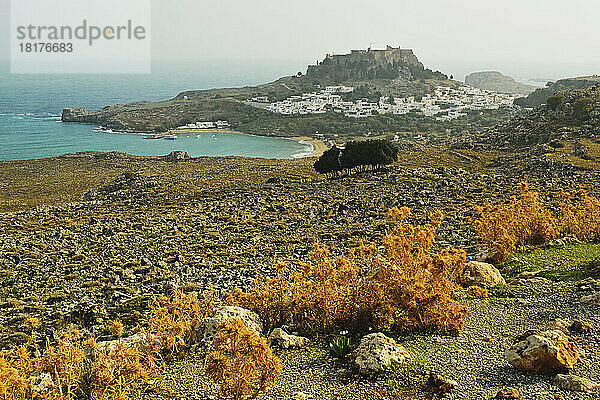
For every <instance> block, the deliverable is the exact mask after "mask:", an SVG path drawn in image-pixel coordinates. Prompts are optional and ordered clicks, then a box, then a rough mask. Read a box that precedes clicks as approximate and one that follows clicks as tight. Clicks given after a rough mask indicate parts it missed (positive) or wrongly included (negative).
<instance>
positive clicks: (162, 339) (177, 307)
mask: <svg viewBox="0 0 600 400" xmlns="http://www.w3.org/2000/svg"><path fill="white" fill-rule="evenodd" d="M214 304H215V294H214V292H213V291H212V290H209V291H207V292H204V293H202V295H201V298H200V299H198V297H197V296H196V294H195V293H190V294H184V293H183V292H182V291H181V290H178V289H176V290H174V291H173V293H172V295H171V296H170V297H166V296H160V297H157V298H155V299H154V302H153V304H152V306H151V311H152V314H151V317H150V319H149V321H148V333H149V335H150V336H151V337H153V338H154V340H156V341H158V343H160V347H161V349H164V350H165V351H166V355H167V356H169V357H170V356H172V355H174V354H176V353H177V351H178V348H181V347H185V346H190V345H191V344H193V343H196V341H197V339H198V338H197V337H196V326H197V325H198V323H199V322H200V321H201V320H203V319H204V318H206V317H209V316H211V315H212V312H213V309H214Z"/></svg>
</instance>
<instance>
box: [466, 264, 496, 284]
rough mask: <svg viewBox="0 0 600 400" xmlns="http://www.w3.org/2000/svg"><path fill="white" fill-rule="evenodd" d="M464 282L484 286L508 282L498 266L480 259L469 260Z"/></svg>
mask: <svg viewBox="0 0 600 400" xmlns="http://www.w3.org/2000/svg"><path fill="white" fill-rule="evenodd" d="M462 282H463V284H465V285H467V286H471V285H477V286H481V287H484V288H489V287H492V286H495V285H501V284H502V285H503V284H505V283H506V282H505V281H504V278H503V277H502V275H500V271H498V269H497V268H496V267H494V266H493V265H492V264H488V263H484V262H479V261H469V262H468V263H467V264H466V265H465V269H464V271H463V275H462Z"/></svg>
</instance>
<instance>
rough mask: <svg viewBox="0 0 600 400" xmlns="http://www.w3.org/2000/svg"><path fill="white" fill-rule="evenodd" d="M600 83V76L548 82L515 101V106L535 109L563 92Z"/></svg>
mask: <svg viewBox="0 0 600 400" xmlns="http://www.w3.org/2000/svg"><path fill="white" fill-rule="evenodd" d="M598 83H600V75H593V76H582V77H578V78H569V79H561V80H558V81H556V82H548V84H547V85H546V87H544V88H540V89H537V90H536V91H535V92H533V93H530V94H529V95H528V96H527V97H523V98H520V99H517V100H515V104H516V105H518V106H521V107H530V108H535V107H539V106H541V105H542V104H545V103H546V100H548V97H550V96H552V95H553V94H555V93H558V92H561V91H564V90H577V89H585V88H587V87H590V86H593V85H597V84H598Z"/></svg>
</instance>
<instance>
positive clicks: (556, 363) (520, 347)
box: [506, 330, 579, 373]
mask: <svg viewBox="0 0 600 400" xmlns="http://www.w3.org/2000/svg"><path fill="white" fill-rule="evenodd" d="M578 358H579V351H578V349H577V346H576V345H575V343H573V342H572V341H571V339H569V337H568V336H567V335H565V334H564V333H563V332H562V331H559V330H548V331H544V332H539V333H538V332H535V333H531V334H529V335H527V336H526V337H524V338H523V337H521V338H520V339H518V341H517V342H516V343H514V344H513V345H512V347H511V348H510V349H508V350H507V351H506V359H507V361H508V363H509V364H510V365H512V366H513V367H515V368H516V369H518V370H520V371H527V372H535V373H538V372H540V373H548V372H553V371H561V370H565V369H571V368H573V366H574V365H575V363H576V362H577V360H578Z"/></svg>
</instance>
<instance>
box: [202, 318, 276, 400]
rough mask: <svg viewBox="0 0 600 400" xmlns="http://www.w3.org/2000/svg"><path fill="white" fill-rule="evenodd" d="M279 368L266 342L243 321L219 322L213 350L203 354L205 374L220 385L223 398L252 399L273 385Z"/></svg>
mask: <svg viewBox="0 0 600 400" xmlns="http://www.w3.org/2000/svg"><path fill="white" fill-rule="evenodd" d="M282 369H283V366H282V364H281V360H279V358H277V357H276V356H274V355H273V353H272V352H271V348H270V347H269V345H268V344H267V341H266V340H265V339H264V338H261V337H260V336H259V335H258V334H257V333H256V332H254V331H252V330H250V329H248V327H247V326H246V324H245V323H244V322H243V321H241V320H239V319H238V320H235V321H230V322H228V321H223V322H221V323H220V324H219V326H218V327H217V337H216V338H215V341H214V351H213V352H211V353H210V354H208V356H207V357H206V367H205V374H206V376H207V377H208V378H209V379H211V380H212V381H214V382H216V383H217V384H219V385H220V387H221V395H222V396H223V397H224V398H232V399H235V400H246V399H254V398H256V397H257V396H258V395H260V394H261V393H264V392H265V391H267V389H268V388H269V387H271V386H273V385H274V384H275V381H276V380H277V378H278V377H279V375H280V374H281V371H282Z"/></svg>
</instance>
